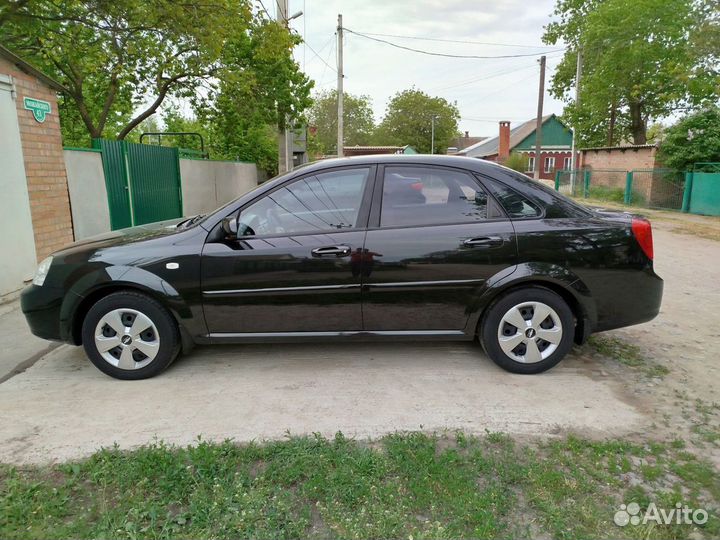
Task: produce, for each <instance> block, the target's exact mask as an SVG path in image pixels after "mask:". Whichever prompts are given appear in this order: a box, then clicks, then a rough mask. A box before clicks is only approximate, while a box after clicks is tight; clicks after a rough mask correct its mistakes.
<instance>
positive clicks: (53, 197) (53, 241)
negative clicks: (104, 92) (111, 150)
mask: <svg viewBox="0 0 720 540" xmlns="http://www.w3.org/2000/svg"><path fill="white" fill-rule="evenodd" d="M0 73H5V74H7V75H10V76H12V78H13V80H14V83H15V90H16V91H17V99H16V105H17V115H18V124H19V125H20V139H21V142H22V150H23V160H24V162H25V174H26V176H27V184H28V195H29V198H30V213H31V215H32V221H33V231H34V235H35V250H36V254H37V258H38V260H42V259H44V258H45V257H46V256H47V255H49V254H50V253H51V252H52V251H55V250H56V249H59V248H61V247H62V246H64V245H65V244H68V243H70V242H72V241H73V240H74V238H73V225H72V217H71V214H70V198H69V195H68V186H67V175H66V173H65V161H64V159H63V149H62V137H61V135H60V121H59V118H58V107H57V96H56V94H55V91H54V90H53V89H51V88H49V87H48V86H47V85H46V84H45V83H44V82H42V81H40V80H38V79H37V78H36V77H34V76H32V75H28V74H27V73H25V72H23V71H21V70H20V69H18V68H17V67H16V66H15V65H14V64H12V63H11V62H8V61H7V60H5V59H3V58H0ZM26 96H27V97H32V98H36V99H41V100H43V101H47V102H49V103H50V106H51V108H52V111H51V113H50V114H48V115H47V116H46V118H45V122H43V123H39V122H37V121H36V120H35V118H34V117H33V113H32V111H29V110H26V109H25V107H24V104H23V99H24V98H25V97H26Z"/></svg>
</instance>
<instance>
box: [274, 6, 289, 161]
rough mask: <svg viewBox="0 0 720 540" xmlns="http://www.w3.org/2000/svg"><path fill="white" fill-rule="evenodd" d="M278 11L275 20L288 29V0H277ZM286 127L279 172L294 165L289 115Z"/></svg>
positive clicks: (280, 141)
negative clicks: (292, 162) (291, 161)
mask: <svg viewBox="0 0 720 540" xmlns="http://www.w3.org/2000/svg"><path fill="white" fill-rule="evenodd" d="M276 2H277V3H276V5H277V12H276V16H275V20H277V22H278V23H279V24H281V25H282V26H284V27H285V28H287V29H288V31H289V26H290V25H289V23H288V0H276ZM283 123H284V124H285V128H284V129H283V130H281V131H280V133H279V134H278V174H284V173H286V172H288V171H289V170H290V169H291V168H292V167H291V166H290V160H289V159H288V157H289V154H290V148H289V147H290V143H289V133H288V129H287V116H286V117H285V118H284V122H283Z"/></svg>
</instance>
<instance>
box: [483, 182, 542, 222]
mask: <svg viewBox="0 0 720 540" xmlns="http://www.w3.org/2000/svg"><path fill="white" fill-rule="evenodd" d="M487 184H488V185H489V187H490V189H491V190H492V192H493V195H495V198H496V199H497V200H498V202H499V203H500V205H501V206H502V207H503V209H504V210H505V212H506V213H507V215H508V217H509V218H510V219H529V218H535V217H539V216H540V215H541V214H542V211H541V210H540V208H539V207H538V205H536V204H535V203H534V202H532V201H530V200H529V199H528V198H527V197H523V196H522V195H520V194H519V193H518V192H517V191H514V190H512V189H510V188H509V187H507V186H506V185H505V184H501V183H500V182H495V181H493V180H489V179H488V180H487Z"/></svg>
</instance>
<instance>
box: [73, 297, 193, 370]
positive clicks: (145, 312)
mask: <svg viewBox="0 0 720 540" xmlns="http://www.w3.org/2000/svg"><path fill="white" fill-rule="evenodd" d="M82 342H83V347H84V348H85V353H86V354H87V356H88V358H90V361H91V362H92V363H93V364H95V366H96V367H97V368H98V369H99V370H100V371H102V372H104V373H106V374H107V375H110V376H111V377H115V378H116V379H123V380H138V379H147V378H150V377H153V376H155V375H157V374H158V373H160V372H161V371H163V370H164V369H166V368H167V367H168V366H169V365H170V364H172V362H173V360H175V358H176V357H177V355H178V354H179V352H180V333H179V331H178V327H177V324H176V323H175V320H174V319H173V317H172V315H170V313H168V311H167V310H166V309H165V308H164V307H163V306H162V305H161V304H160V303H158V302H157V301H156V300H154V299H152V298H150V297H149V296H146V295H144V294H141V293H136V292H130V291H122V292H116V293H112V294H109V295H108V296H105V297H103V298H101V299H100V300H98V301H97V302H96V303H95V304H93V306H92V307H91V308H90V309H89V311H88V312H87V314H86V315H85V319H84V320H83V325H82Z"/></svg>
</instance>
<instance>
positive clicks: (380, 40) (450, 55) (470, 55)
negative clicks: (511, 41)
mask: <svg viewBox="0 0 720 540" xmlns="http://www.w3.org/2000/svg"><path fill="white" fill-rule="evenodd" d="M343 30H345V31H347V32H349V33H351V34H355V35H356V36H360V37H364V38H365V39H370V40H372V41H377V42H379V43H384V44H386V45H390V46H391V47H395V48H397V49H403V50H406V51H411V52H416V53H420V54H427V55H429V56H442V57H445V58H475V59H480V60H489V59H492V58H523V57H527V56H541V55H543V54H546V53H551V52H557V51H562V50H564V48H563V49H554V50H551V51H545V52H535V53H528V54H501V55H497V56H483V55H477V54H449V53H439V52H433V51H425V50H422V49H415V48H414V47H406V46H405V45H400V44H398V43H393V42H392V41H387V40H386V39H380V38H377V37H372V36H369V35H367V34H361V33H360V32H355V31H354V30H350V29H349V28H343Z"/></svg>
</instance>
